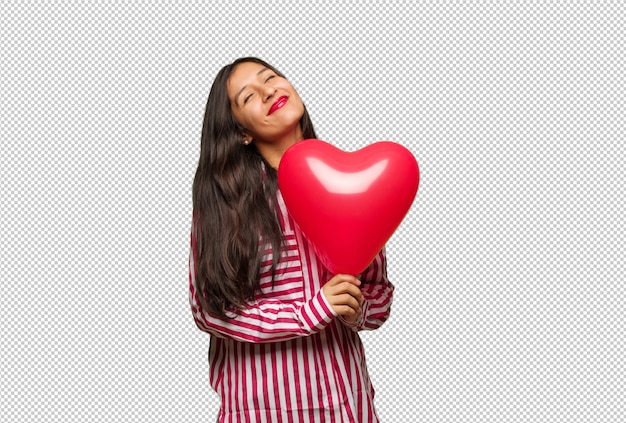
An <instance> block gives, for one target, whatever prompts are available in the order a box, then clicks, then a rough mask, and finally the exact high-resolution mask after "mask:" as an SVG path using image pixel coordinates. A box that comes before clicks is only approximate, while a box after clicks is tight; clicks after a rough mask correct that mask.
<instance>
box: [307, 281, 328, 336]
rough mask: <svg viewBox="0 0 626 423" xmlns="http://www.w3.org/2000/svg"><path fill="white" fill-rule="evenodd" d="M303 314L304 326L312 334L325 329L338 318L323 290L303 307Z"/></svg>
mask: <svg viewBox="0 0 626 423" xmlns="http://www.w3.org/2000/svg"><path fill="white" fill-rule="evenodd" d="M301 313H302V321H303V323H304V325H305V326H306V328H307V330H308V331H310V332H312V333H315V332H319V331H321V330H322V329H324V328H325V327H326V326H328V324H329V323H330V322H332V321H333V319H334V318H335V317H336V316H337V315H336V314H335V311H334V310H333V308H332V306H331V305H330V303H329V302H328V300H327V299H326V297H325V296H324V293H323V291H322V290H321V289H320V291H319V292H318V293H317V294H316V295H315V297H313V298H311V300H310V301H309V302H307V303H305V304H304V305H303V306H302V309H301Z"/></svg>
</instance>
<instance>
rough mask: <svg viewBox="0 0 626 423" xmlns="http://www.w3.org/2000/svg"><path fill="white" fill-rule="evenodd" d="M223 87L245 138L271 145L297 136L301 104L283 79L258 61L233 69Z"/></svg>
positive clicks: (301, 109)
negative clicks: (243, 130) (225, 85)
mask: <svg viewBox="0 0 626 423" xmlns="http://www.w3.org/2000/svg"><path fill="white" fill-rule="evenodd" d="M226 88H227V91H228V97H229V98H230V104H231V110H232V112H233V115H234V116H235V119H237V121H238V122H239V123H240V124H241V125H242V126H243V127H244V128H245V134H242V136H243V135H245V137H246V138H247V139H248V140H249V141H254V142H255V143H257V144H275V143H279V142H285V143H289V142H292V143H293V142H296V141H299V140H300V139H301V137H302V133H301V128H300V123H299V122H300V118H302V115H303V113H304V104H303V103H302V100H301V99H300V96H299V95H298V93H297V92H296V90H295V89H294V88H293V86H292V85H291V84H290V83H289V81H287V80H286V79H285V78H283V77H281V76H278V75H277V74H276V73H275V72H274V71H272V70H271V69H268V68H266V67H265V66H263V65H261V64H259V63H255V62H243V63H240V64H239V65H237V67H236V68H235V69H234V70H233V72H232V74H231V75H230V77H229V79H228V82H227V87H226ZM242 141H243V140H242Z"/></svg>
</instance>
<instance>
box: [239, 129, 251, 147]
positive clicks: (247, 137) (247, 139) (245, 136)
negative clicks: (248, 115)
mask: <svg viewBox="0 0 626 423" xmlns="http://www.w3.org/2000/svg"><path fill="white" fill-rule="evenodd" d="M241 138H242V142H243V143H244V144H246V145H248V144H250V143H252V141H254V139H253V138H252V135H250V134H248V133H247V132H244V133H243V136H242V137H241Z"/></svg>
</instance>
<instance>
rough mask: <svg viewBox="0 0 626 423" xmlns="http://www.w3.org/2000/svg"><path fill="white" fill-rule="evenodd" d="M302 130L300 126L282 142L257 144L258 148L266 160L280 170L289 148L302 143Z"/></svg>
mask: <svg viewBox="0 0 626 423" xmlns="http://www.w3.org/2000/svg"><path fill="white" fill-rule="evenodd" d="M302 136H303V135H302V130H301V129H300V125H298V127H297V128H296V129H295V130H294V131H293V132H292V133H290V134H289V135H286V136H283V137H282V138H281V139H280V140H274V141H273V142H257V143H256V144H257V145H256V147H257V148H258V150H259V152H260V153H261V155H263V157H264V158H265V160H267V162H268V163H269V165H270V166H272V167H273V168H274V169H278V166H279V164H280V159H281V158H282V157H283V154H284V153H285V151H287V149H288V148H289V147H291V146H292V145H294V144H295V143H297V142H298V141H302Z"/></svg>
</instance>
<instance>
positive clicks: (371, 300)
mask: <svg viewBox="0 0 626 423" xmlns="http://www.w3.org/2000/svg"><path fill="white" fill-rule="evenodd" d="M360 279H361V293H362V295H363V302H362V304H361V315H360V316H359V318H358V319H357V320H356V321H355V322H353V323H348V322H346V321H345V320H343V319H342V320H343V322H344V324H345V325H346V326H349V327H350V328H352V330H355V331H357V330H373V329H378V328H379V327H381V326H382V324H383V323H385V322H386V321H387V319H388V318H389V313H390V312H391V303H392V302H393V291H394V286H393V284H392V283H391V282H389V279H388V278H387V258H386V254H385V249H384V248H383V249H382V250H381V251H380V252H379V253H378V254H377V255H376V257H375V258H374V260H373V261H372V263H371V264H370V265H369V266H368V268H367V269H365V271H364V272H363V273H362V274H361V276H360Z"/></svg>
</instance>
